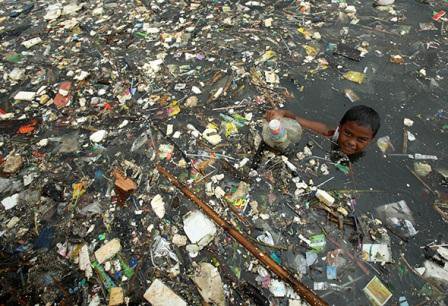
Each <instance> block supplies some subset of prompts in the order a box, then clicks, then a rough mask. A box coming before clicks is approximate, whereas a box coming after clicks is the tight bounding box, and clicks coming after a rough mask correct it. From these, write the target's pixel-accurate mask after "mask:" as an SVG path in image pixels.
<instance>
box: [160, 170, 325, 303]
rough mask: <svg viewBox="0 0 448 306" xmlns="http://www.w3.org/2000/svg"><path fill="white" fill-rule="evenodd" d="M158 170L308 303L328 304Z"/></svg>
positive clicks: (168, 174) (161, 171)
mask: <svg viewBox="0 0 448 306" xmlns="http://www.w3.org/2000/svg"><path fill="white" fill-rule="evenodd" d="M156 167H157V170H158V171H159V173H160V174H162V175H163V176H164V177H165V178H166V179H167V180H168V181H170V182H171V183H172V184H173V185H174V186H175V187H177V188H178V189H179V190H180V191H181V192H182V193H183V194H184V195H185V196H186V197H187V198H189V199H190V200H191V201H192V202H193V203H195V204H196V205H197V206H198V207H200V208H201V209H202V211H203V212H204V213H206V214H207V216H208V217H209V218H211V219H212V220H213V221H214V222H215V223H216V224H217V225H219V226H220V227H221V228H222V229H223V230H224V231H226V232H227V233H229V235H231V236H232V237H233V238H234V239H235V240H237V241H238V242H239V243H240V244H241V245H242V246H243V247H244V248H245V249H246V250H247V251H249V252H250V253H251V254H252V255H254V256H255V257H256V258H257V259H258V260H259V261H261V262H262V263H263V264H264V265H265V266H266V267H268V268H269V269H270V270H271V271H272V272H274V273H275V274H276V275H277V276H278V277H279V278H280V279H282V280H283V281H285V282H288V283H289V284H290V285H291V286H292V288H294V290H295V291H296V292H297V293H299V294H300V295H301V296H302V297H303V298H304V299H305V300H306V301H307V302H308V303H310V304H311V305H313V306H314V305H317V306H323V305H328V304H327V303H326V302H325V301H324V300H323V299H321V298H320V297H319V296H318V295H316V294H315V293H314V292H313V291H311V290H310V289H309V288H308V287H306V286H305V285H304V284H303V283H302V282H300V281H298V280H297V279H296V278H295V277H294V276H292V275H291V274H290V273H289V272H288V271H287V270H285V269H284V268H283V267H282V266H280V265H279V264H277V263H276V262H275V261H274V260H273V259H271V258H270V257H269V256H268V255H267V254H265V253H264V252H263V251H261V250H260V249H259V248H258V247H257V246H255V245H254V244H252V242H250V240H249V239H248V238H246V237H245V236H243V234H241V233H240V232H239V231H238V230H237V229H236V228H234V227H233V226H232V225H231V224H230V223H228V222H227V221H225V220H224V219H222V218H221V217H220V216H219V215H218V214H217V213H216V212H215V211H214V210H213V209H212V208H211V207H210V206H209V205H207V204H206V203H205V202H204V201H202V200H201V199H199V198H198V197H197V196H196V195H195V194H194V193H193V192H191V191H190V190H189V189H188V188H187V187H186V186H184V185H182V184H181V183H180V182H179V181H178V180H177V179H176V178H175V177H174V176H173V175H172V174H171V173H169V172H168V171H167V170H166V169H165V168H163V167H162V166H160V165H157V166H156Z"/></svg>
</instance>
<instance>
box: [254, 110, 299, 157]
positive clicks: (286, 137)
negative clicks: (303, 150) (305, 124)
mask: <svg viewBox="0 0 448 306" xmlns="http://www.w3.org/2000/svg"><path fill="white" fill-rule="evenodd" d="M262 136H263V140H264V142H265V143H266V144H267V145H268V146H270V147H272V148H274V149H277V150H279V151H285V150H286V149H287V148H288V147H290V146H291V145H293V144H295V143H297V142H299V141H300V139H301V138H302V127H301V126H300V124H299V123H298V122H297V121H296V120H293V119H290V118H278V119H273V120H271V121H269V122H267V121H265V122H264V123H263V132H262Z"/></svg>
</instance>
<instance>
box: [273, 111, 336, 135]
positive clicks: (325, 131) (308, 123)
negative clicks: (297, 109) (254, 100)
mask: <svg viewBox="0 0 448 306" xmlns="http://www.w3.org/2000/svg"><path fill="white" fill-rule="evenodd" d="M276 117H277V118H278V117H285V118H290V119H294V120H296V121H297V122H298V123H299V124H300V125H301V126H302V127H304V128H306V129H309V130H312V131H314V132H316V133H318V134H322V135H324V136H327V137H329V136H332V135H333V130H332V129H330V128H329V127H328V126H327V125H326V124H324V123H322V122H318V121H313V120H308V119H305V118H302V117H299V116H297V115H295V114H294V113H292V112H290V111H287V110H270V111H267V112H266V120H268V121H270V120H272V119H274V118H276Z"/></svg>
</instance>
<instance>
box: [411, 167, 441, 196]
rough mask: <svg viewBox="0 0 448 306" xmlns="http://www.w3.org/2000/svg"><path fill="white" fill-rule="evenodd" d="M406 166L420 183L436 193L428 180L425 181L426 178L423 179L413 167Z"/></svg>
mask: <svg viewBox="0 0 448 306" xmlns="http://www.w3.org/2000/svg"><path fill="white" fill-rule="evenodd" d="M406 168H408V170H409V172H411V173H412V175H414V176H415V178H416V179H417V180H418V181H419V182H420V183H422V185H423V186H425V187H426V189H428V190H429V191H431V193H432V194H434V195H436V193H435V192H434V190H432V189H431V187H429V185H428V184H426V182H425V181H424V180H422V179H421V178H420V177H419V176H418V174H417V173H415V172H414V171H413V170H412V169H411V168H409V167H408V166H406Z"/></svg>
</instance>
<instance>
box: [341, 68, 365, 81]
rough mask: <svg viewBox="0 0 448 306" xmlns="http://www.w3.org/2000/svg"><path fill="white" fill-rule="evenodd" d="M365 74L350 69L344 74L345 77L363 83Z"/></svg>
mask: <svg viewBox="0 0 448 306" xmlns="http://www.w3.org/2000/svg"><path fill="white" fill-rule="evenodd" d="M364 78H365V74H364V73H362V72H358V71H348V72H346V73H345V74H344V79H346V80H349V81H352V82H354V83H358V84H362V83H363V82H364Z"/></svg>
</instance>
